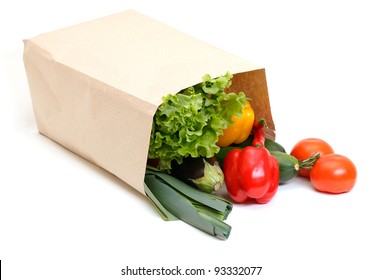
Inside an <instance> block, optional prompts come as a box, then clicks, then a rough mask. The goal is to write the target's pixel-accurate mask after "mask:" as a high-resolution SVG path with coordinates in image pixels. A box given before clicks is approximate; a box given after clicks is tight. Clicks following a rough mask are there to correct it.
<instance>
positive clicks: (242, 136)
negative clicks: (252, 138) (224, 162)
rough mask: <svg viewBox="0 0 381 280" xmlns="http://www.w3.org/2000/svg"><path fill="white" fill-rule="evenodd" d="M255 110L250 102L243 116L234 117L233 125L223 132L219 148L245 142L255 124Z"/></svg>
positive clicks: (244, 108) (218, 142)
mask: <svg viewBox="0 0 381 280" xmlns="http://www.w3.org/2000/svg"><path fill="white" fill-rule="evenodd" d="M254 118H255V114H254V110H253V108H252V107H251V105H250V102H249V101H246V106H245V107H243V110H242V116H241V117H240V118H238V117H237V116H233V118H232V119H233V122H234V123H233V124H232V125H231V126H229V127H228V128H226V129H225V130H224V131H223V134H222V135H220V137H219V138H218V141H217V145H218V146H219V147H226V146H229V145H231V144H233V143H234V144H240V143H242V142H244V141H245V140H246V139H247V138H248V137H249V135H250V133H251V130H252V128H253V123H254Z"/></svg>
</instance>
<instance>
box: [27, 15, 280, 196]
mask: <svg viewBox="0 0 381 280" xmlns="http://www.w3.org/2000/svg"><path fill="white" fill-rule="evenodd" d="M24 43H25V48H24V64H25V69H26V73H27V77H28V82H29V87H30V91H31V97H32V104H33V110H34V114H35V119H36V123H37V127H38V130H39V132H40V133H41V134H43V135H45V136H47V137H49V138H51V139H52V140H54V141H56V142H57V143H59V144H61V145H62V146H64V147H66V148H67V149H69V150H71V151H73V152H74V153H76V154H78V155H80V156H82V157H83V158H85V159H87V160H88V161H90V162H92V163H94V164H96V165H98V166H100V167H102V168H104V169H106V170H108V171H109V172H111V173H112V174H114V175H116V176H117V177H119V178H120V179H122V180H123V181H125V182H126V183H128V184H129V185H131V186H132V187H133V188H135V189H137V190H138V191H139V192H141V193H143V194H144V193H145V192H144V174H145V167H146V160H147V154H148V146H149V139H150V132H151V126H152V120H153V116H154V114H155V112H156V109H157V107H158V106H159V105H160V104H161V98H162V96H164V95H166V94H168V93H176V92H178V91H180V90H181V89H184V88H186V87H189V86H192V85H194V84H197V83H199V82H201V77H202V76H203V75H204V74H210V75H211V76H214V77H217V76H220V75H222V74H225V73H226V72H227V71H230V72H231V73H232V74H234V77H233V84H232V86H231V90H232V91H233V90H234V91H237V92H238V91H244V92H245V93H246V94H247V95H249V96H250V97H252V99H253V100H252V105H253V106H254V110H255V112H256V116H257V117H261V116H263V117H265V118H266V120H267V122H268V125H269V128H270V130H269V132H270V134H271V135H272V136H274V134H273V131H274V124H273V120H272V117H271V110H270V103H269V98H268V92H267V84H266V77H265V71H264V69H263V68H259V67H256V66H254V65H253V64H252V63H249V62H247V61H245V60H243V59H241V58H239V57H236V56H234V55H231V54H229V53H226V52H224V51H222V50H221V49H218V48H216V47H214V46H211V45H209V44H206V43H204V42H202V41H200V40H197V39H195V38H193V37H191V36H189V35H187V34H185V33H182V32H180V31H177V30H175V29H173V28H171V27H169V26H167V25H165V24H162V23H160V22H158V21H156V20H153V19H151V18H149V17H147V16H144V15H142V14H140V13H138V12H136V11H133V10H128V11H125V12H121V13H118V14H114V15H110V16H106V17H103V18H100V19H96V20H93V21H90V22H86V23H82V24H78V25H75V26H71V27H67V28H63V29H60V30H57V31H53V32H50V33H46V34H42V35H40V36H37V37H35V38H32V39H30V40H25V42H24Z"/></svg>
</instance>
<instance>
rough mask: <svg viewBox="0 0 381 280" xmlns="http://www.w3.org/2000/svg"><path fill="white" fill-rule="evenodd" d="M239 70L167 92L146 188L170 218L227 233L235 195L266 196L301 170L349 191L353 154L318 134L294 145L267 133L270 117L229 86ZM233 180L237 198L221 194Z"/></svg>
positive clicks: (246, 198)
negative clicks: (289, 147) (287, 145)
mask: <svg viewBox="0 0 381 280" xmlns="http://www.w3.org/2000/svg"><path fill="white" fill-rule="evenodd" d="M231 79H232V75H231V74H230V73H226V74H225V75H223V76H220V77H218V78H211V77H210V76H209V75H205V76H204V77H203V78H202V82H201V83H200V84H197V85H195V86H192V87H189V88H187V89H184V90H182V91H180V92H179V93H177V94H168V95H167V96H165V97H163V103H162V105H160V106H159V108H158V110H157V112H156V114H155V117H154V120H153V124H152V132H151V138H150V147H149V155H148V161H147V170H146V177H145V187H146V193H147V196H148V197H149V199H150V201H151V202H152V203H153V204H154V205H155V207H156V208H157V209H158V211H159V213H161V215H162V217H163V218H164V219H165V220H174V219H180V220H183V221H184V222H186V223H188V224H190V225H192V226H194V227H196V228H198V229H200V230H203V231H205V232H207V233H209V234H211V235H214V236H216V237H218V238H221V239H227V238H228V237H229V235H230V230H231V227H230V226H229V225H227V224H226V223H225V222H224V220H225V219H226V218H227V217H228V215H229V213H230V212H231V210H232V207H233V203H242V202H246V203H249V202H252V203H258V204H265V203H268V202H269V201H271V200H272V198H273V197H274V196H275V195H276V193H277V190H278V187H279V185H283V184H286V183H287V182H288V181H290V180H291V179H293V178H295V177H296V176H303V177H306V178H308V179H310V181H311V184H312V186H313V187H314V188H315V189H316V190H318V191H321V192H326V193H336V194H337V193H344V192H348V191H350V190H351V189H352V188H353V187H354V185H355V182H356V177H357V171H356V167H355V165H354V164H353V162H352V161H351V160H350V159H349V158H347V157H345V156H342V155H339V154H335V153H334V150H333V149H332V147H331V146H330V145H329V144H328V143H327V142H325V141H323V140H321V139H318V138H307V139H304V140H301V141H299V142H298V143H296V144H295V146H294V147H293V149H292V151H291V152H290V153H289V154H288V153H286V151H285V149H284V147H283V146H282V145H280V144H279V143H277V142H275V141H274V140H272V139H269V138H266V136H265V133H264V128H265V127H266V120H265V119H264V118H262V117H261V116H259V117H260V118H259V119H258V117H257V116H255V112H254V110H253V108H252V106H251V103H250V102H255V100H250V99H249V98H247V97H246V96H245V94H244V93H243V92H238V93H234V92H227V90H228V88H229V87H230V85H231ZM223 187H226V190H227V192H228V194H229V197H230V201H229V200H226V199H224V198H222V197H221V196H220V195H219V191H220V189H221V188H223Z"/></svg>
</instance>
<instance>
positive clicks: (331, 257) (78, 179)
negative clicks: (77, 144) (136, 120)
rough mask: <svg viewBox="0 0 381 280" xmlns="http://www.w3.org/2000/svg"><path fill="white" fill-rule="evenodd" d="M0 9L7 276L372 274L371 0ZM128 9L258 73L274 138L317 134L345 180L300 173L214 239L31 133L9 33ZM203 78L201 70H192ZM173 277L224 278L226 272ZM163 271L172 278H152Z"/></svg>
mask: <svg viewBox="0 0 381 280" xmlns="http://www.w3.org/2000/svg"><path fill="white" fill-rule="evenodd" d="M5 2H6V1H3V2H2V4H0V30H1V33H0V35H1V43H0V71H1V72H0V96H1V101H0V122H1V123H0V129H1V137H0V149H1V150H0V159H1V160H0V259H1V260H2V271H1V272H2V276H3V277H4V279H6V280H13V279H17V280H20V279H33V280H34V279H38V280H45V279H55V280H58V279H159V277H152V276H151V277H137V276H134V277H129V278H128V277H126V276H122V275H121V272H120V271H121V269H122V268H124V267H125V266H129V267H132V268H138V267H139V266H140V267H143V266H144V267H147V268H161V267H166V268H173V267H175V266H176V265H178V266H180V268H182V269H186V268H204V269H206V270H211V271H212V272H213V269H214V267H215V266H262V267H263V269H262V272H261V275H260V276H242V277H241V278H240V279H346V278H347V277H351V279H381V278H380V277H381V271H380V270H379V261H380V259H381V256H380V252H381V241H380V236H381V230H380V225H379V224H380V213H381V211H380V210H381V206H380V205H381V203H380V195H381V191H380V189H381V185H380V180H379V176H380V173H379V172H380V160H381V155H380V138H379V134H376V132H377V131H378V130H379V129H380V123H379V121H380V120H381V118H380V101H379V95H380V93H381V82H380V74H381V70H380V66H381V54H380V53H381V51H380V50H381V43H380V41H379V37H380V33H381V32H380V31H381V30H380V26H381V17H380V8H379V5H376V4H377V1H368V0H361V1H314V2H312V1H240V0H235V1H223V0H220V1H205V0H204V1H195V0H192V1H142V0H139V1H86V0H75V1H73V0H66V1H44V0H34V1H29V0H28V1H27V0H24V1H22V0H13V1H7V4H5ZM129 8H134V9H136V10H138V11H140V12H142V13H144V14H146V15H148V16H151V17H154V18H156V19H158V20H160V21H163V22H165V23H167V24H169V25H171V26H173V27H175V28H177V29H180V30H182V31H185V32H187V33H190V34H191V35H193V36H195V37H197V38H200V39H202V40H204V41H206V42H208V43H211V44H213V45H216V46H218V47H220V48H222V49H224V50H226V51H228V52H231V53H233V54H236V55H238V56H241V57H243V58H245V59H248V60H249V61H251V62H253V63H255V64H258V65H261V66H263V67H265V68H266V74H267V82H268V88H269V92H270V99H271V105H272V113H273V117H274V120H275V123H276V128H277V140H278V142H280V143H281V144H283V146H285V147H286V149H287V150H288V151H290V149H291V148H292V146H293V144H294V143H296V142H297V141H298V140H301V139H303V138H307V137H319V138H322V139H325V140H326V141H328V142H329V143H330V144H331V145H332V146H333V148H334V149H335V151H336V152H337V153H341V154H344V155H346V156H348V157H349V158H351V159H352V160H353V161H354V162H355V164H356V165H357V168H358V181H357V184H356V186H355V188H354V189H353V190H352V191H351V192H350V193H347V194H342V195H327V194H322V193H318V192H316V191H314V190H313V188H312V187H311V185H310V184H309V182H308V181H306V180H302V179H300V178H298V179H295V180H294V181H293V182H291V183H289V184H287V185H284V186H282V187H281V188H280V190H279V192H278V193H277V195H276V197H275V198H274V199H273V200H272V201H271V202H270V203H269V204H267V205H263V206H259V205H236V206H235V207H234V209H233V212H232V214H231V216H229V218H228V220H227V222H228V223H229V224H230V225H232V227H233V229H232V232H231V236H230V238H229V239H228V240H227V241H221V240H218V239H215V238H213V237H211V236H209V235H207V234H204V233H203V232H201V231H198V230H196V229H194V228H192V227H190V226H188V225H186V224H185V223H182V222H164V221H163V220H162V219H161V218H160V217H159V215H158V214H157V213H156V212H155V210H154V209H153V208H152V207H151V205H150V204H149V203H148V201H147V200H146V198H145V197H143V196H142V195H140V194H139V193H138V192H136V191H134V190H133V189H131V188H129V187H128V186H126V185H125V184H124V183H123V182H121V181H120V180H118V179H116V178H115V177H113V176H111V175H110V174H108V173H107V172H105V171H103V170H101V169H100V168H98V167H96V166H94V165H92V164H89V163H88V162H86V161H85V160H83V159H81V158H79V157H78V156H76V155H74V154H73V153H71V152H69V151H68V150H66V149H64V148H62V147H61V146H59V145H57V144H56V143H54V142H53V141H51V140H49V139H47V138H45V137H44V136H41V135H40V134H38V132H37V128H36V126H35V123H34V117H33V111H32V107H31V102H30V96H29V89H28V84H27V81H26V76H25V72H24V68H23V62H22V51H23V44H22V40H23V39H26V38H30V37H33V36H35V35H38V34H40V33H44V32H47V31H51V30H55V29H57V28H61V27H66V26H69V25H72V24H76V23H80V22H84V21H87V20H91V19H94V18H98V17H101V16H105V15H109V14H112V13H116V12H120V11H123V10H126V9H129ZM205 71H206V72H207V71H208V70H207V69H205ZM212 272H211V273H209V276H193V277H189V278H187V277H185V276H183V277H181V278H179V277H177V278H176V279H220V278H221V279H231V278H232V276H225V277H217V276H213V273H212ZM163 279H164V278H163ZM165 279H175V278H174V277H172V278H168V277H167V278H165Z"/></svg>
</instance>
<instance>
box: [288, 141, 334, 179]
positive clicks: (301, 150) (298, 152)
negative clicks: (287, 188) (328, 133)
mask: <svg viewBox="0 0 381 280" xmlns="http://www.w3.org/2000/svg"><path fill="white" fill-rule="evenodd" d="M333 152H334V151H333V149H332V147H331V146H330V145H329V144H328V143H327V142H326V141H324V140H322V139H319V138H306V139H303V140H300V141H299V142H298V143H296V144H295V146H294V147H293V148H292V150H291V152H290V154H291V155H292V156H294V157H295V158H296V159H297V160H305V159H307V158H309V157H310V156H312V155H313V154H314V153H319V154H320V157H322V156H324V155H327V154H332V153H333ZM310 171H311V169H305V168H300V169H299V172H298V175H299V176H302V177H306V178H310Z"/></svg>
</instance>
